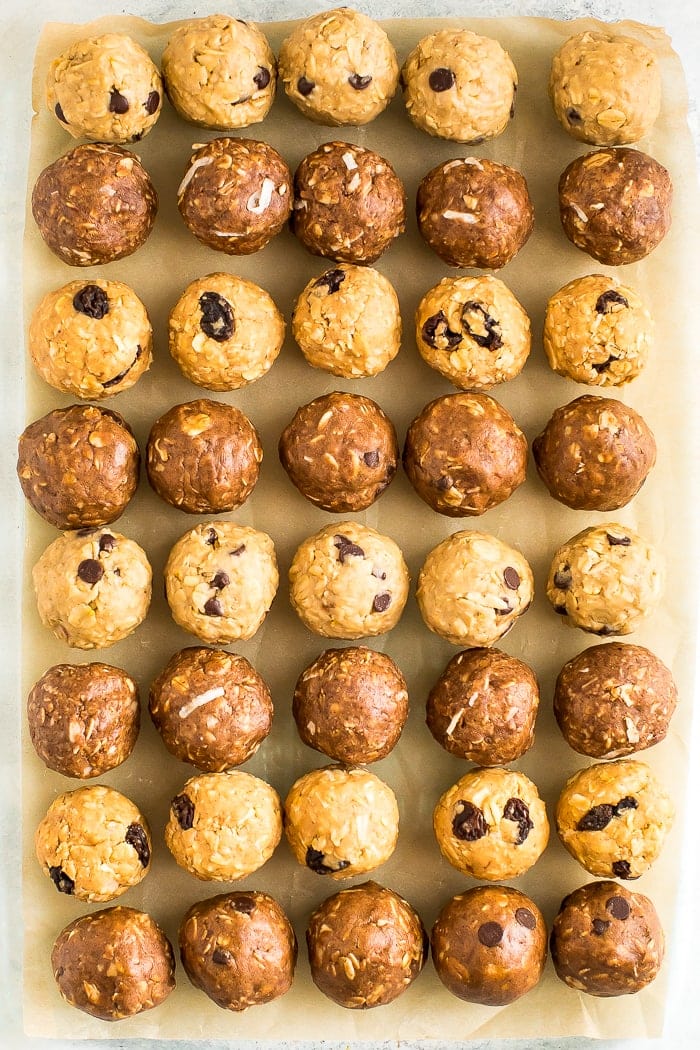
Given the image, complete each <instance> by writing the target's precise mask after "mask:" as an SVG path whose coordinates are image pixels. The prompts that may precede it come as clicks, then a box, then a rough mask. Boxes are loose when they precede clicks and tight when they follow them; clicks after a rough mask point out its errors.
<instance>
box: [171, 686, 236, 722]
mask: <svg viewBox="0 0 700 1050" xmlns="http://www.w3.org/2000/svg"><path fill="white" fill-rule="evenodd" d="M225 695H226V690H225V689H223V688H222V687H221V686H220V685H219V686H217V687H216V688H215V689H207V691H206V692H205V693H200V694H199V696H193V697H192V699H191V700H190V701H189V702H188V703H186V704H183V705H182V707H181V708H180V711H179V714H180V718H188V717H189V715H191V714H192V712H193V711H196V710H197V709H198V708H200V707H204V705H205V704H210V703H211V702H212V700H218V699H219V697H220V696H225Z"/></svg>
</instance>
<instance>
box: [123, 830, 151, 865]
mask: <svg viewBox="0 0 700 1050" xmlns="http://www.w3.org/2000/svg"><path fill="white" fill-rule="evenodd" d="M124 841H125V842H127V843H128V844H129V846H133V847H134V849H135V850H136V856H137V857H138V858H139V860H140V861H141V866H142V867H143V868H147V867H148V864H149V861H150V859H151V847H150V846H149V845H148V837H147V835H146V831H145V829H144V828H143V827H142V825H141V824H129V827H128V828H127V829H126V835H125V836H124Z"/></svg>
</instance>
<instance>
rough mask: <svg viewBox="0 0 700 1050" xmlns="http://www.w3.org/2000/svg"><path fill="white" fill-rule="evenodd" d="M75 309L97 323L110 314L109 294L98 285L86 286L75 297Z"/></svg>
mask: <svg viewBox="0 0 700 1050" xmlns="http://www.w3.org/2000/svg"><path fill="white" fill-rule="evenodd" d="M73 308H74V309H75V310H77V311H78V313H79V314H85V315H86V316H87V317H92V318H93V320H95V321H101V320H102V318H103V317H106V316H107V314H108V313H109V299H108V298H107V293H106V292H103V291H102V289H101V288H98V286H97V285H96V284H86V285H85V286H84V288H81V289H80V291H79V292H76V293H75V295H74V296H73Z"/></svg>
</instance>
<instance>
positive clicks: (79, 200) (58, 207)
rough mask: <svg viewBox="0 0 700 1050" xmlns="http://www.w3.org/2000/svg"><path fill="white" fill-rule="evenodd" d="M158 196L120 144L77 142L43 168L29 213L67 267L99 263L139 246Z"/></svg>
mask: <svg viewBox="0 0 700 1050" xmlns="http://www.w3.org/2000/svg"><path fill="white" fill-rule="evenodd" d="M157 211H158V195H157V193H156V191H155V189H154V187H153V183H152V182H151V180H150V178H149V176H148V173H147V172H146V171H145V170H144V168H142V166H141V163H140V161H139V159H138V157H137V156H136V155H135V154H133V153H130V152H129V150H126V149H123V148H122V147H121V146H110V145H107V144H106V143H104V142H89V143H86V144H84V145H82V146H75V147H74V148H73V149H72V150H69V151H68V153H65V154H64V155H63V156H62V157H59V158H58V160H55V161H54V162H53V164H49V166H48V167H47V168H44V170H43V171H42V173H41V174H40V176H39V178H38V179H37V180H36V184H35V186H34V190H33V191H32V214H33V216H34V221H35V222H36V224H37V226H38V227H39V233H40V234H41V236H42V237H43V238H44V240H45V241H46V243H47V245H48V246H49V248H50V249H51V251H52V252H53V253H54V254H55V255H57V256H58V257H59V259H61V260H62V261H63V262H65V263H68V265H69V266H99V265H101V264H103V263H108V262H113V261H114V260H115V259H123V258H124V257H125V256H126V255H131V254H132V253H133V252H135V251H136V249H137V248H140V247H141V245H142V244H143V242H144V241H145V240H146V238H147V237H148V235H149V233H150V232H151V228H152V226H153V223H154V222H155V218H156V212H157Z"/></svg>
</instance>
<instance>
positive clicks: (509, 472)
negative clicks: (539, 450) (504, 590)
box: [403, 393, 527, 518]
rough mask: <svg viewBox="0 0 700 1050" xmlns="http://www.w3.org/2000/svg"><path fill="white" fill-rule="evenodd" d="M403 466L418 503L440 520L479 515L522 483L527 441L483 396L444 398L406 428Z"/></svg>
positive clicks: (509, 418)
mask: <svg viewBox="0 0 700 1050" xmlns="http://www.w3.org/2000/svg"><path fill="white" fill-rule="evenodd" d="M403 466H404V470H405V471H406V474H407V475H408V480H409V481H410V482H411V484H412V485H413V487H414V489H415V490H416V492H417V493H418V495H419V496H420V498H421V499H422V500H424V501H425V502H426V503H427V504H428V506H429V507H432V509H433V510H436V511H437V512H438V513H439V514H446V515H448V516H449V517H452V518H463V517H467V516H473V515H477V514H483V513H484V512H485V511H487V510H490V509H491V507H496V506H498V504H499V503H503V501H504V500H506V499H508V497H509V496H511V495H512V494H513V492H514V491H515V490H516V488H518V486H519V485H522V483H523V481H524V480H525V474H526V471H527V439H526V438H525V435H524V434H523V433H522V431H521V430H520V427H518V425H517V424H516V422H515V420H514V419H513V417H512V416H511V414H510V412H508V411H507V410H506V409H505V408H503V407H502V405H499V403H498V402H497V401H494V400H493V398H491V397H488V395H486V394H479V393H464V394H446V395H445V396H443V397H438V398H436V399H435V400H434V401H431V402H430V404H428V405H426V406H425V408H424V409H423V410H422V411H421V412H420V414H419V415H418V416H416V418H415V419H414V420H413V422H412V423H411V424H410V426H409V428H408V432H407V434H406V443H405V444H404V448H403Z"/></svg>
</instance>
